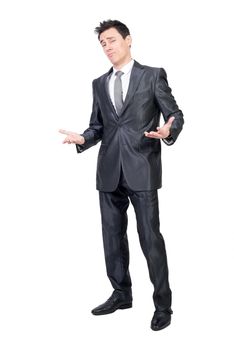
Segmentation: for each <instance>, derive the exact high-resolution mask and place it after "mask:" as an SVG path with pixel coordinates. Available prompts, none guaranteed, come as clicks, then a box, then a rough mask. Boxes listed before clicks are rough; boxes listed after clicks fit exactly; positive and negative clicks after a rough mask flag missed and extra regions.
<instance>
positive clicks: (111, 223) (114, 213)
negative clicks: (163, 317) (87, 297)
mask: <svg viewBox="0 0 234 350" xmlns="http://www.w3.org/2000/svg"><path fill="white" fill-rule="evenodd" d="M129 199H130V201H131V203H132V205H133V207H134V211H135V214H136V222H137V231H138V235H139V239H140V244H141V248H142V251H143V253H144V256H145V258H146V261H147V265H148V270H149V276H150V280H151V282H152V283H153V286H154V293H153V301H154V305H155V308H156V310H157V311H169V310H170V308H171V298H172V296H171V290H170V286H169V281H168V265H167V256H166V249H165V243H164V239H163V236H162V234H161V233H160V223H159V209H158V192H157V189H155V190H151V191H133V190H131V189H130V188H129V186H128V184H127V182H126V180H125V178H124V174H123V171H122V170H121V176H120V180H119V184H118V187H117V188H116V190H115V191H113V192H103V191H99V201H100V210H101V220H102V234H103V246H104V254H105V263H106V270H107V276H108V278H109V280H110V282H111V284H112V287H113V288H114V289H115V290H118V291H120V292H123V293H125V294H126V297H128V296H129V295H130V296H131V286H132V283H131V277H130V273H129V248H128V238H127V224H128V216H127V209H128V206H129Z"/></svg>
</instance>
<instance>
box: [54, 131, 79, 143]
mask: <svg viewBox="0 0 234 350" xmlns="http://www.w3.org/2000/svg"><path fill="white" fill-rule="evenodd" d="M59 132H61V134H65V135H67V137H66V138H65V139H64V140H63V143H77V144H78V145H83V144H84V143H85V139H84V137H83V136H81V135H79V134H77V133H76V132H72V131H66V130H63V129H60V130H59Z"/></svg>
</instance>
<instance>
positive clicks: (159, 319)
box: [151, 309, 173, 331]
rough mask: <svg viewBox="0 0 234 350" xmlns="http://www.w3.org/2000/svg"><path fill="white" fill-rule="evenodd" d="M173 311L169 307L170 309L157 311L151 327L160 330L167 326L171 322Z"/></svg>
mask: <svg viewBox="0 0 234 350" xmlns="http://www.w3.org/2000/svg"><path fill="white" fill-rule="evenodd" d="M172 313H173V311H172V310H171V309H169V310H168V311H155V313H154V316H153V318H152V321H151V329H152V330H153V331H160V330H161V329H164V328H166V327H167V326H169V325H170V323H171V314H172Z"/></svg>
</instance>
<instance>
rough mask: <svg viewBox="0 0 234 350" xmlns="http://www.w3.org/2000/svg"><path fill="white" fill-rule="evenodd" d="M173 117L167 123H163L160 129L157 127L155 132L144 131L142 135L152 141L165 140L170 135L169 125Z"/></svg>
mask: <svg viewBox="0 0 234 350" xmlns="http://www.w3.org/2000/svg"><path fill="white" fill-rule="evenodd" d="M174 119H175V117H170V118H169V120H168V121H167V123H165V124H164V125H163V126H162V127H161V128H160V127H159V126H158V127H157V131H150V132H147V131H145V132H144V134H145V136H146V137H150V138H153V139H165V138H167V137H168V136H169V135H170V129H171V125H172V123H173V121H174Z"/></svg>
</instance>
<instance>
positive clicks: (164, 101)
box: [155, 68, 184, 146]
mask: <svg viewBox="0 0 234 350" xmlns="http://www.w3.org/2000/svg"><path fill="white" fill-rule="evenodd" d="M155 96H156V99H157V102H158V105H159V108H160V110H161V112H162V115H163V118H164V120H165V123H166V122H167V121H168V119H169V118H170V117H175V119H174V121H173V123H172V126H171V130H170V135H169V136H168V137H167V138H165V139H163V141H164V142H165V143H166V144H167V145H168V146H170V145H172V144H173V143H174V142H175V141H176V139H177V137H178V135H179V133H180V132H181V130H182V128H183V124H184V118H183V113H182V111H181V110H180V109H179V107H178V105H177V103H176V101H175V99H174V96H173V95H172V93H171V88H170V87H169V85H168V82H167V74H166V71H165V69H163V68H160V69H159V72H158V75H157V79H156V84H155Z"/></svg>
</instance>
